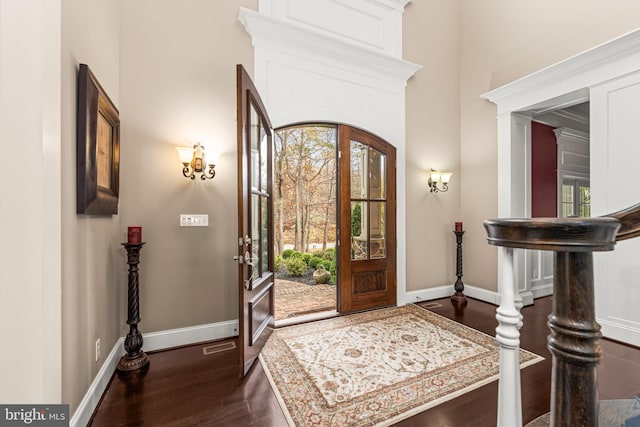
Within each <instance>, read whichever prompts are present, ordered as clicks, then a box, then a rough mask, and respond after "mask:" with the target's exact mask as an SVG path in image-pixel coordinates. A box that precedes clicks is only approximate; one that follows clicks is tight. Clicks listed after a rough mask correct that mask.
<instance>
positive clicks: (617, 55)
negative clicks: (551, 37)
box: [481, 30, 640, 114]
mask: <svg viewBox="0 0 640 427" xmlns="http://www.w3.org/2000/svg"><path fill="white" fill-rule="evenodd" d="M638 56H640V30H634V31H631V32H629V33H627V34H625V35H622V36H620V37H618V38H616V39H614V40H611V41H609V42H606V43H603V44H601V45H598V46H596V47H594V48H591V49H589V50H587V51H585V52H582V53H579V54H577V55H574V56H572V57H570V58H568V59H565V60H564V61H561V62H559V63H556V64H553V65H550V66H548V67H546V68H543V69H542V70H540V71H537V72H535V73H532V74H529V75H528V76H525V77H522V78H520V79H518V80H515V81H513V82H511V83H508V84H506V85H504V86H501V87H499V88H497V89H494V90H492V91H489V92H487V93H485V94H483V95H481V98H484V99H487V100H489V101H491V102H493V103H495V104H496V105H497V106H498V114H502V113H504V112H511V111H521V110H524V109H529V108H532V107H534V106H535V105H537V104H539V103H542V102H547V101H551V100H554V99H558V101H554V102H552V103H550V104H549V105H552V104H556V105H558V104H560V103H566V104H568V105H571V104H573V103H577V102H576V101H578V100H584V98H585V96H586V98H587V99H588V91H584V89H585V88H588V87H590V86H594V85H596V84H600V83H602V82H603V81H606V80H609V79H611V78H613V77H616V76H621V75H624V74H628V73H632V72H634V71H636V70H637V69H638ZM612 70H615V71H614V72H613V74H614V75H613V76H612ZM573 92H580V95H578V94H577V93H576V94H575V95H572V96H569V98H568V99H564V98H563V97H565V96H567V95H569V94H572V93H573ZM560 98H562V99H563V101H559V99H560ZM571 98H575V100H574V99H571Z"/></svg>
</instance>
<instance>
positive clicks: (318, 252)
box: [311, 249, 324, 258]
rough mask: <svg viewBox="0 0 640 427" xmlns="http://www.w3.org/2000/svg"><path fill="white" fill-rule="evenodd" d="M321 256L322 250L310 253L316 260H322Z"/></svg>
mask: <svg viewBox="0 0 640 427" xmlns="http://www.w3.org/2000/svg"><path fill="white" fill-rule="evenodd" d="M322 254H324V252H323V251H322V249H316V250H314V251H313V252H311V255H312V256H317V257H318V258H322Z"/></svg>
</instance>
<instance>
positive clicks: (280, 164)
mask: <svg viewBox="0 0 640 427" xmlns="http://www.w3.org/2000/svg"><path fill="white" fill-rule="evenodd" d="M336 136H337V127H336V126H329V125H305V126H292V127H288V128H283V129H279V130H278V131H276V133H275V144H274V149H275V150H274V151H275V153H274V163H273V164H274V180H273V183H274V191H273V194H274V215H273V216H274V228H275V236H274V237H275V239H274V240H275V253H276V270H279V271H280V272H281V273H283V274H287V275H289V276H291V277H293V278H300V277H303V278H304V277H307V276H309V275H312V274H313V272H314V271H316V270H318V269H326V270H328V271H329V272H330V273H332V281H333V283H335V262H336V261H335V249H334V248H335V242H336V172H337V171H336V160H337V159H336ZM312 258H316V259H314V260H313V261H311V260H312ZM318 260H319V261H318ZM295 280H299V281H304V279H295ZM307 280H308V281H309V282H312V280H313V279H308V278H307Z"/></svg>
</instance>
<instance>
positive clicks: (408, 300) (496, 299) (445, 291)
mask: <svg viewBox="0 0 640 427" xmlns="http://www.w3.org/2000/svg"><path fill="white" fill-rule="evenodd" d="M454 292H455V291H454V290H453V283H452V284H450V285H444V286H438V287H435V288H429V289H423V290H420V291H410V292H406V293H404V294H402V295H400V296H399V297H398V306H401V305H406V304H412V303H416V302H424V301H431V300H434V299H439V298H446V297H449V296H451V295H453V293H454ZM464 294H465V295H466V296H468V297H469V298H475V299H477V300H480V301H484V302H488V303H489V304H494V305H498V304H499V303H500V296H499V295H498V293H497V292H494V291H488V290H486V289H483V288H478V287H476V286H473V285H467V284H466V283H465V285H464Z"/></svg>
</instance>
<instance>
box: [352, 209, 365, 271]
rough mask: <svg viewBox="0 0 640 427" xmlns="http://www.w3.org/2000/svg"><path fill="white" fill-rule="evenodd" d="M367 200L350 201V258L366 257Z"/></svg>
mask: <svg viewBox="0 0 640 427" xmlns="http://www.w3.org/2000/svg"><path fill="white" fill-rule="evenodd" d="M367 206H368V204H367V202H351V259H352V260H363V259H367V258H368V255H367V253H368V250H367V249H368V245H367Z"/></svg>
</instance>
